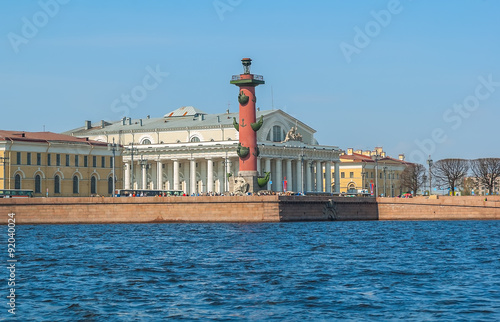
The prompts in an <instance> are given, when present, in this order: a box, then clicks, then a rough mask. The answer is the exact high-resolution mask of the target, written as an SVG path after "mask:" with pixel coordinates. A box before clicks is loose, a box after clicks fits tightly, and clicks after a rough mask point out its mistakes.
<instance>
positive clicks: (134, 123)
mask: <svg viewBox="0 0 500 322" xmlns="http://www.w3.org/2000/svg"><path fill="white" fill-rule="evenodd" d="M261 117H262V119H263V125H262V127H261V128H260V129H259V130H258V132H257V142H258V147H259V151H258V152H259V155H258V160H257V170H258V172H259V173H260V175H264V173H265V172H269V171H270V172H271V180H270V183H269V184H268V187H267V188H268V189H272V190H274V191H283V190H284V189H285V188H286V189H287V190H288V191H328V192H331V191H332V185H331V182H329V181H328V180H327V182H326V184H324V182H323V180H322V178H323V176H324V171H326V173H330V172H331V169H332V168H335V165H337V166H338V165H339V163H340V162H339V149H338V147H336V146H325V145H319V144H318V142H317V141H316V139H315V138H314V133H315V132H316V131H315V130H314V129H312V128H311V127H309V126H308V125H306V124H304V123H303V122H301V121H300V120H298V119H296V118H294V117H292V116H290V115H289V114H287V113H285V112H283V111H281V110H267V111H259V110H257V120H259V119H260V118H261ZM235 119H236V120H238V113H229V111H227V112H226V113H222V114H207V113H205V112H203V111H201V110H199V109H197V108H195V107H192V106H184V107H181V108H179V109H176V110H174V111H171V112H168V113H167V114H165V115H164V116H163V117H157V118H150V117H149V116H148V117H146V118H144V119H131V118H127V117H124V118H123V119H121V120H118V121H113V122H107V121H101V122H98V123H91V122H90V121H86V122H85V126H83V127H80V128H77V129H73V130H70V131H67V132H66V133H65V134H68V135H73V136H77V137H89V138H92V139H93V140H97V141H102V142H106V143H109V142H111V141H112V140H113V139H115V141H116V142H117V143H119V144H121V145H123V146H124V147H125V151H124V158H123V160H124V163H125V170H124V177H123V178H124V187H125V188H129V187H133V188H146V189H152V188H155V189H175V190H177V189H179V190H183V191H184V192H186V193H187V194H197V193H206V192H218V193H222V192H225V191H228V178H229V177H230V176H234V175H237V174H238V170H239V169H238V167H239V161H238V160H239V158H238V155H237V153H236V151H237V148H238V138H239V132H238V131H237V130H236V128H235V126H234V124H233V122H235V121H234V120H235ZM239 126H240V127H242V126H250V124H245V123H244V122H241V123H240V124H239ZM326 177H327V178H330V176H326ZM271 182H272V183H271ZM285 182H286V184H285Z"/></svg>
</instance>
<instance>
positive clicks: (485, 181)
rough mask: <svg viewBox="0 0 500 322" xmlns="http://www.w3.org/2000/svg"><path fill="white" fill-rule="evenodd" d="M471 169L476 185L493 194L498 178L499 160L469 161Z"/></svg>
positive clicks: (499, 172) (499, 175)
mask: <svg viewBox="0 0 500 322" xmlns="http://www.w3.org/2000/svg"><path fill="white" fill-rule="evenodd" d="M471 169H472V173H473V174H474V177H475V181H476V183H477V184H479V185H482V186H484V187H485V188H486V189H487V190H488V193H489V194H490V195H491V194H493V186H494V185H495V181H496V180H497V179H498V178H499V177H500V159H499V158H484V159H476V160H472V161H471Z"/></svg>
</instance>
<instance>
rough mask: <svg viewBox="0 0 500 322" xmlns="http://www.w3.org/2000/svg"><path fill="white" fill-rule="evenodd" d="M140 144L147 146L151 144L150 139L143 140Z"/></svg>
mask: <svg viewBox="0 0 500 322" xmlns="http://www.w3.org/2000/svg"><path fill="white" fill-rule="evenodd" d="M142 144H145V145H149V144H151V140H150V139H144V140H142Z"/></svg>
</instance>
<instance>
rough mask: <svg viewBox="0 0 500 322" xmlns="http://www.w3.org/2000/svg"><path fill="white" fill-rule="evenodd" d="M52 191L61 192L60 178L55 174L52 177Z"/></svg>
mask: <svg viewBox="0 0 500 322" xmlns="http://www.w3.org/2000/svg"><path fill="white" fill-rule="evenodd" d="M54 193H61V178H60V177H59V176H58V175H57V174H56V176H55V177H54Z"/></svg>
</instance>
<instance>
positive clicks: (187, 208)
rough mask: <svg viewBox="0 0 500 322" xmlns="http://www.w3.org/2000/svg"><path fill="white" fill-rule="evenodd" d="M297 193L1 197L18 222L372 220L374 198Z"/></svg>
mask: <svg viewBox="0 0 500 322" xmlns="http://www.w3.org/2000/svg"><path fill="white" fill-rule="evenodd" d="M330 199H332V198H331V197H314V196H307V197H303V196H302V197H296V196H243V197H240V196H234V197H229V196H227V197H164V198H162V197H142V198H29V199H27V198H20V199H0V214H1V217H4V219H5V220H2V222H0V223H4V222H5V223H6V222H7V219H6V218H7V214H8V213H15V214H16V223H18V224H78V223H91V224H93V223H95V224H97V223H149V222H279V221H324V220H376V219H377V206H376V202H375V199H373V198H370V199H368V198H333V201H334V202H329V200H330Z"/></svg>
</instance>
